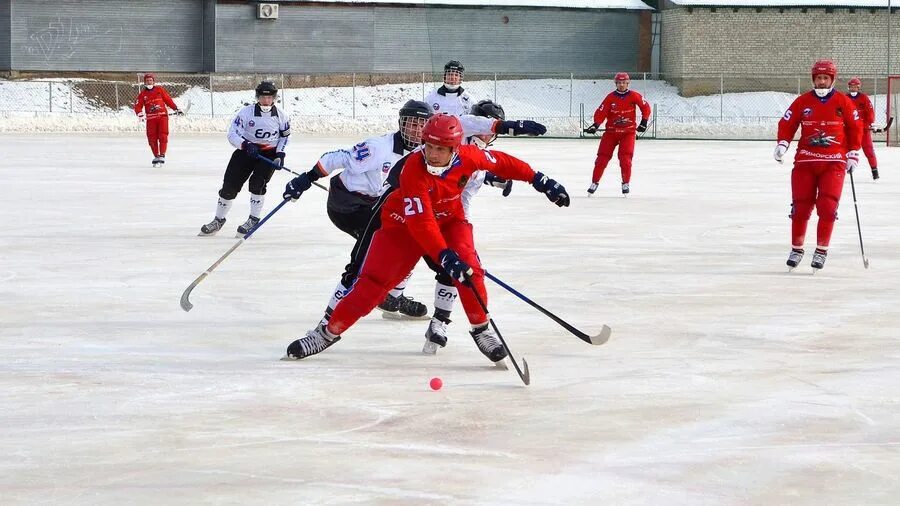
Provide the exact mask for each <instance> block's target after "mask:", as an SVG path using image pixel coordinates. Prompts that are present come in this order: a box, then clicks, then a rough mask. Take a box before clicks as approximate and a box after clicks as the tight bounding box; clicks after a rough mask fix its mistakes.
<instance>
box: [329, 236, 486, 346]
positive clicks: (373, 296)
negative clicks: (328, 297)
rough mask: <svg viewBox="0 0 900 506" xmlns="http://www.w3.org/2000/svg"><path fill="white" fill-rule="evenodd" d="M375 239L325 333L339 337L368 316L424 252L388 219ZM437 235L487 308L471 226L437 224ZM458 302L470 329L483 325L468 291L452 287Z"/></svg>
mask: <svg viewBox="0 0 900 506" xmlns="http://www.w3.org/2000/svg"><path fill="white" fill-rule="evenodd" d="M388 220H389V221H388V222H387V223H384V224H383V225H382V227H381V229H379V230H378V231H377V232H375V235H373V236H372V243H371V244H370V245H369V250H368V252H367V253H366V259H365V260H364V261H363V265H362V268H361V270H360V273H359V277H357V278H356V281H355V282H354V283H353V286H352V287H350V290H349V291H348V292H347V294H346V295H344V298H343V299H341V300H340V302H338V305H337V307H335V308H334V313H332V315H331V320H330V321H329V322H328V331H329V332H331V333H332V334H336V335H340V334H342V333H343V332H344V331H346V330H347V329H349V328H350V327H351V326H353V324H354V323H356V321H357V320H359V319H360V318H362V317H363V316H366V315H367V314H369V313H370V312H371V311H372V310H373V309H375V306H377V305H378V304H379V303H381V301H383V300H384V298H385V296H386V295H387V293H388V292H389V291H390V290H391V288H394V287H395V286H397V284H398V283H400V281H402V280H403V278H405V277H406V275H407V274H409V273H410V271H412V269H413V267H415V266H416V263H418V261H419V259H420V258H422V255H424V254H425V252H424V251H423V250H422V247H421V246H420V245H419V243H418V242H417V241H416V240H415V239H414V238H413V237H412V236H411V235H410V233H409V230H408V229H407V228H406V226H405V225H402V224H399V223H397V222H395V221H393V220H391V219H390V218H388ZM441 233H442V234H443V236H444V239H445V240H446V241H447V246H448V247H449V248H450V249H452V250H454V251H456V253H457V254H458V255H459V258H460V259H461V260H462V261H463V262H466V263H467V264H469V266H471V267H472V270H473V271H475V274H474V275H473V276H472V283H473V284H474V286H475V289H476V290H478V294H479V295H480V296H481V300H483V301H484V303H485V305H487V291H486V290H485V287H484V270H482V268H481V263H480V262H479V261H478V254H477V253H476V252H475V243H474V241H473V239H472V225H471V224H470V223H469V222H467V221H451V222H449V223H444V224H441ZM454 283H455V284H456V287H457V288H458V289H459V298H460V300H461V301H462V305H463V308H464V309H465V311H466V315H467V316H468V318H469V322H470V323H471V324H472V325H481V324H484V323H487V321H488V317H487V314H485V312H484V311H483V310H482V309H481V306H480V305H479V304H478V300H476V299H475V295H474V294H473V293H472V289H471V288H469V287H464V286H461V285H460V284H459V283H456V282H455V281H454Z"/></svg>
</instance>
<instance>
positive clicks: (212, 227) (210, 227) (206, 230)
mask: <svg viewBox="0 0 900 506" xmlns="http://www.w3.org/2000/svg"><path fill="white" fill-rule="evenodd" d="M224 226H225V218H213V220H212V221H211V222H209V223H207V224H206V225H203V226H202V227H200V233H199V234H197V235H215V234H216V232H218V231H219V230H222V227H224Z"/></svg>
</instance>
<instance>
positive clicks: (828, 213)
mask: <svg viewBox="0 0 900 506" xmlns="http://www.w3.org/2000/svg"><path fill="white" fill-rule="evenodd" d="M837 210H838V199H836V198H834V197H832V196H831V195H820V196H819V198H818V199H817V200H816V214H818V215H819V219H820V220H826V221H834V220H837Z"/></svg>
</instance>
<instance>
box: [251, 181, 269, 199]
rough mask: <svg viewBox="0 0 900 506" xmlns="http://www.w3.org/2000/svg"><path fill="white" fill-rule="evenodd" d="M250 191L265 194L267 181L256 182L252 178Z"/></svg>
mask: <svg viewBox="0 0 900 506" xmlns="http://www.w3.org/2000/svg"><path fill="white" fill-rule="evenodd" d="M248 188H249V189H250V193H255V194H257V195H265V194H266V183H265V182H263V183H256V182H254V181H253V180H252V179H251V180H250V186H249V187H248Z"/></svg>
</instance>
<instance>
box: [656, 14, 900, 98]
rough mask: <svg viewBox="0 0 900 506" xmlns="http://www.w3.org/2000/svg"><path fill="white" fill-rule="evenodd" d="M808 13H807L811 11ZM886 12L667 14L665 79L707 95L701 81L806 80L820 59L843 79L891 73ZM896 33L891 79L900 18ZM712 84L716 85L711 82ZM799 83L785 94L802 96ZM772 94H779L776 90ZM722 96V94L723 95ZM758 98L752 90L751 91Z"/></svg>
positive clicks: (897, 61)
mask: <svg viewBox="0 0 900 506" xmlns="http://www.w3.org/2000/svg"><path fill="white" fill-rule="evenodd" d="M804 10H805V11H806V12H803V11H804ZM886 11H887V10H886V9H875V10H872V9H868V8H866V9H861V8H857V9H855V10H852V12H851V9H848V8H835V9H825V8H808V9H800V8H783V9H779V8H763V9H760V10H759V12H758V11H757V9H755V8H747V7H744V8H737V9H734V8H730V7H727V8H722V7H719V8H717V9H714V10H713V9H710V8H708V7H704V8H697V7H695V8H693V9H688V8H685V7H679V8H673V9H665V10H663V11H662V27H661V29H662V34H661V37H660V71H661V72H662V73H663V74H665V77H666V78H667V79H668V80H670V81H672V82H673V83H675V84H676V85H678V86H679V87H682V89H683V91H684V92H685V93H686V94H689V95H693V94H700V93H703V92H704V91H705V90H702V89H699V88H698V87H697V85H693V84H692V82H694V81H696V80H695V79H691V77H693V76H698V75H704V74H722V73H725V74H744V75H759V76H783V75H796V76H802V75H805V74H806V73H808V72H809V68H810V66H811V65H812V63H813V62H814V61H815V60H816V59H818V58H831V59H832V60H834V61H835V63H836V64H837V66H838V73H839V74H840V75H841V76H843V77H846V76H849V75H850V74H863V75H884V74H886V73H887V53H888V49H887V26H888V14H887V12H886ZM891 17H892V18H893V19H892V21H891V24H892V33H891V36H892V38H891V60H892V61H891V72H892V73H895V74H900V14H898V13H897V12H896V11H894V13H893V14H892V15H891ZM706 82H709V80H706ZM796 86H797V84H796V82H793V83H790V84H787V83H786V84H785V85H784V87H785V90H786V91H790V90H791V89H796ZM766 89H772V88H771V87H769V88H766ZM715 91H718V90H715ZM747 91H752V90H747Z"/></svg>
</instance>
